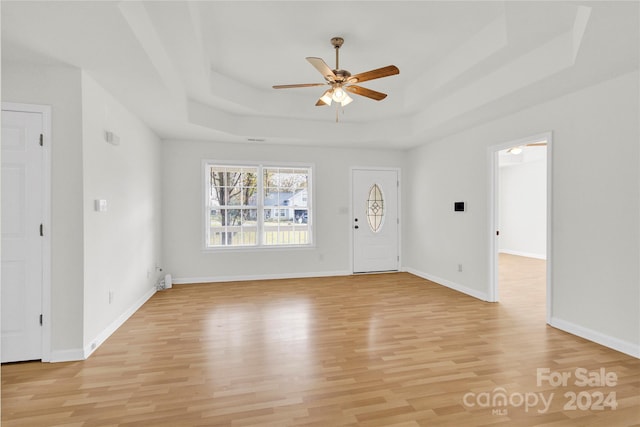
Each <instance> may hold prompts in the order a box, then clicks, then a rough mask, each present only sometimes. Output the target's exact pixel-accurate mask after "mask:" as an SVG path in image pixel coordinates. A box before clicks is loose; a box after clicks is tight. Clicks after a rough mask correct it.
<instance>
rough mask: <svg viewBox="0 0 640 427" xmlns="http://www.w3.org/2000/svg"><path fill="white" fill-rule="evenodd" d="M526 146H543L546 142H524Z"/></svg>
mask: <svg viewBox="0 0 640 427" xmlns="http://www.w3.org/2000/svg"><path fill="white" fill-rule="evenodd" d="M525 145H526V146H527V147H543V146H545V145H547V143H546V142H533V143H531V144H525Z"/></svg>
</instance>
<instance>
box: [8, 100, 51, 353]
mask: <svg viewBox="0 0 640 427" xmlns="http://www.w3.org/2000/svg"><path fill="white" fill-rule="evenodd" d="M42 132H43V117H42V114H41V113H33V112H19V111H4V110H3V111H2V189H1V191H2V294H1V298H2V307H1V309H2V348H1V355H2V356H1V359H2V362H14V361H20V360H34V359H41V358H42V327H41V324H40V322H41V318H40V315H41V314H42V283H43V263H42V261H43V240H42V237H41V232H42V230H41V224H42V218H43V208H44V203H43V194H44V190H43V188H44V187H43V165H44V158H43V150H42V147H41V145H40V138H41V136H40V135H41V134H42Z"/></svg>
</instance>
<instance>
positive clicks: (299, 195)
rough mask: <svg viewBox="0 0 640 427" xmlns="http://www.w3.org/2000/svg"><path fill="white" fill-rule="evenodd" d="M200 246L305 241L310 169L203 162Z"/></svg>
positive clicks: (308, 233) (301, 243)
mask: <svg viewBox="0 0 640 427" xmlns="http://www.w3.org/2000/svg"><path fill="white" fill-rule="evenodd" d="M205 177H206V185H207V196H206V197H207V200H206V201H205V205H206V212H205V217H206V219H207V220H206V225H205V229H206V247H208V248H215V247H236V246H256V247H267V246H285V245H286V246H304V245H310V244H311V242H312V240H311V227H310V218H311V215H310V209H311V204H310V201H311V168H310V167H286V166H280V167H276V166H255V165H233V166H232V165H225V164H214V163H206V164H205Z"/></svg>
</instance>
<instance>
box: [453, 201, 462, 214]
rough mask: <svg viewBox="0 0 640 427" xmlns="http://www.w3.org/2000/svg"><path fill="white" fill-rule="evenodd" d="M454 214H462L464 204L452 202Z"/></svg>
mask: <svg viewBox="0 0 640 427" xmlns="http://www.w3.org/2000/svg"><path fill="white" fill-rule="evenodd" d="M453 210H454V212H464V202H453Z"/></svg>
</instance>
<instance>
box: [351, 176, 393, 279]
mask: <svg viewBox="0 0 640 427" xmlns="http://www.w3.org/2000/svg"><path fill="white" fill-rule="evenodd" d="M356 170H363V171H384V172H386V171H394V172H396V173H397V176H398V202H397V203H398V241H397V245H398V270H397V271H403V270H402V220H401V218H402V169H401V168H398V167H377V166H351V167H350V168H349V219H348V221H347V223H348V224H349V249H350V250H349V271H351V274H366V273H355V272H354V262H353V258H354V255H355V254H354V251H355V247H354V241H353V229H352V227H353V225H352V224H353V215H354V206H353V172H354V171H356Z"/></svg>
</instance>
